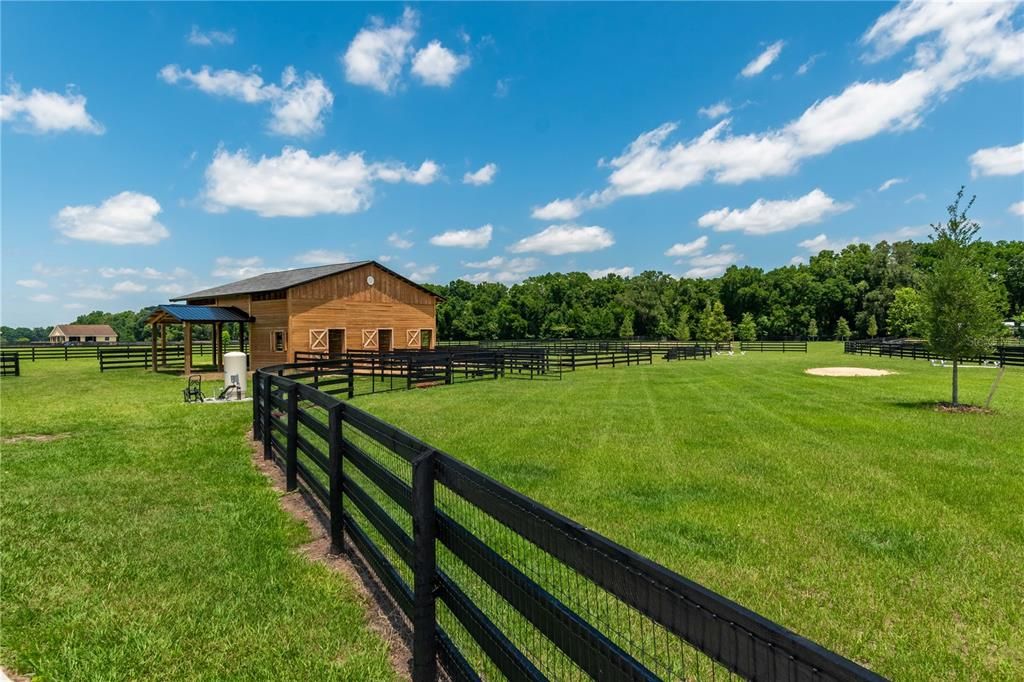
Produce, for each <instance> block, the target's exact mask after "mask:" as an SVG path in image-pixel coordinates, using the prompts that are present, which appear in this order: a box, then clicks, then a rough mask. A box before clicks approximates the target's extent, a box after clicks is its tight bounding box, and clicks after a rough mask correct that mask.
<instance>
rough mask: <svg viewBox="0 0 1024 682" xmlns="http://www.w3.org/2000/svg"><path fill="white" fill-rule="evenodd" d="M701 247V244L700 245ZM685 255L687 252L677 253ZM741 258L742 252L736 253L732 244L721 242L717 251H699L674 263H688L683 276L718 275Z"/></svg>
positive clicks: (703, 276)
mask: <svg viewBox="0 0 1024 682" xmlns="http://www.w3.org/2000/svg"><path fill="white" fill-rule="evenodd" d="M702 248H703V246H702ZM679 255H687V254H679ZM742 259H743V254H741V253H737V252H736V249H735V247H733V245H732V244H723V245H722V246H720V247H718V251H714V252H712V253H707V254H700V252H699V251H697V252H695V253H694V254H693V255H689V256H688V258H684V259H682V260H678V261H676V265H689V266H690V267H689V269H688V270H687V271H686V272H684V273H683V277H702V278H709V277H718V276H719V275H721V274H722V273H723V272H725V270H726V268H728V267H729V266H730V265H735V264H736V263H738V262H739V261H741V260H742Z"/></svg>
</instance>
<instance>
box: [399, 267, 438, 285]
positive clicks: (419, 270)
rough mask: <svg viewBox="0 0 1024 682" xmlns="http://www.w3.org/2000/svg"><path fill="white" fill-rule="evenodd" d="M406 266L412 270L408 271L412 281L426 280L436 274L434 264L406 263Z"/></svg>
mask: <svg viewBox="0 0 1024 682" xmlns="http://www.w3.org/2000/svg"><path fill="white" fill-rule="evenodd" d="M406 267H407V268H409V269H411V270H412V271H411V272H410V273H409V279H411V280H412V281H414V282H426V281H427V280H428V279H430V278H431V277H433V276H434V275H436V274H437V266H436V265H422V266H418V265H416V264H415V263H408V264H406Z"/></svg>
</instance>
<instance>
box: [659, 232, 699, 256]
mask: <svg viewBox="0 0 1024 682" xmlns="http://www.w3.org/2000/svg"><path fill="white" fill-rule="evenodd" d="M707 245H708V238H707V235H702V236H700V237H697V238H696V239H694V240H693V241H692V242H683V243H680V244H673V245H672V246H671V247H670V248H669V250H668V251H666V252H665V255H666V256H673V257H675V258H686V257H688V256H696V255H697V254H699V253H703V252H704V249H705V248H706V247H707Z"/></svg>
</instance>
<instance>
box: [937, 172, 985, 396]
mask: <svg viewBox="0 0 1024 682" xmlns="http://www.w3.org/2000/svg"><path fill="white" fill-rule="evenodd" d="M963 197H964V188H963V187H961V188H960V191H959V192H957V193H956V199H955V200H954V201H953V203H952V204H950V205H949V206H948V207H947V209H946V210H947V212H948V214H949V217H948V219H947V221H946V224H945V225H943V224H942V223H941V222H939V223H936V224H934V225H932V230H933V232H934V234H933V235H932V237H931V238H932V242H933V243H934V244H935V246H936V250H937V252H938V257H937V259H936V260H935V262H934V263H933V264H932V270H931V272H930V273H928V274H927V275H925V278H924V286H923V288H922V289H921V303H922V308H923V311H924V314H923V317H922V323H923V327H924V332H925V338H927V339H928V345H929V346H930V347H931V349H932V351H934V352H936V353H938V354H939V355H944V356H946V357H947V358H949V359H950V360H952V361H953V401H952V402H953V405H954V406H955V405H959V398H960V396H959V383H958V382H959V376H958V370H959V365H960V363H961V362H962V361H963V359H964V358H969V357H973V356H977V355H981V354H983V353H986V352H988V350H989V349H990V348H991V345H992V339H993V338H995V336H996V335H997V334H998V333H999V329H1000V327H1001V326H1002V310H1001V300H1000V299H1001V298H1002V296H1001V292H999V291H998V290H997V289H996V288H995V287H994V286H993V285H992V284H991V283H990V281H989V279H988V278H987V277H986V276H985V274H984V272H983V271H982V270H981V269H980V268H979V267H978V266H977V265H976V264H975V262H974V258H973V256H972V253H971V251H972V250H971V245H972V244H973V243H974V241H975V239H976V235H977V233H978V230H979V229H980V228H981V226H980V225H979V224H978V223H977V222H975V221H974V220H971V219H970V218H968V216H967V212H968V211H969V210H970V209H971V206H972V205H973V204H974V197H971V199H970V201H968V202H967V206H966V207H964V208H962V209H961V208H960V203H961V201H962V200H963Z"/></svg>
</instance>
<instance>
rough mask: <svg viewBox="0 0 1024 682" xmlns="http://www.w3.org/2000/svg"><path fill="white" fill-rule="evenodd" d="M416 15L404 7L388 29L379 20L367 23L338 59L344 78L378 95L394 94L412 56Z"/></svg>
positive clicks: (417, 19) (375, 19) (376, 18)
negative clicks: (411, 45) (400, 15)
mask: <svg viewBox="0 0 1024 682" xmlns="http://www.w3.org/2000/svg"><path fill="white" fill-rule="evenodd" d="M418 24H419V15H418V14H417V13H416V11H415V10H413V9H411V8H409V7H406V8H405V11H404V12H403V13H402V18H401V19H400V20H399V21H398V23H396V24H394V25H392V26H387V25H385V24H384V22H383V20H381V19H380V18H379V17H373V18H371V20H370V26H369V27H367V28H364V29H362V30H360V31H359V33H357V34H356V37H355V38H353V39H352V42H351V43H350V44H349V46H348V49H347V50H346V51H345V55H344V56H343V57H342V58H341V60H342V64H343V65H344V67H345V78H346V80H348V82H349V83H353V84H355V85H367V86H369V87H371V88H373V89H375V90H379V91H380V92H384V93H390V92H394V89H395V87H396V86H397V84H398V79H399V77H400V76H401V74H402V67H403V66H404V65H405V62H406V61H408V59H409V55H410V53H411V52H412V48H411V47H410V43H411V42H412V39H413V38H414V37H416V28H417V26H418Z"/></svg>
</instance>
